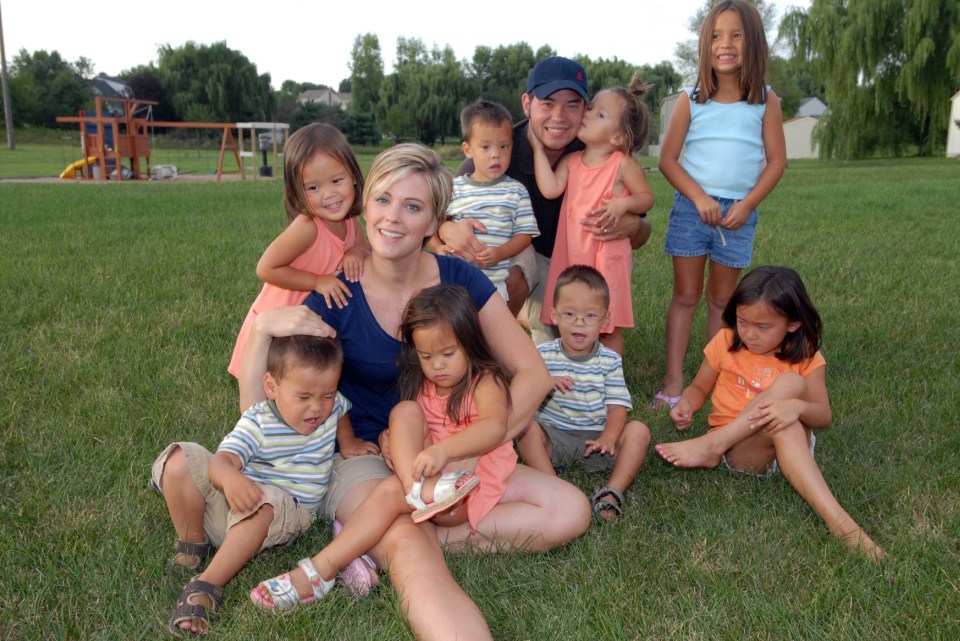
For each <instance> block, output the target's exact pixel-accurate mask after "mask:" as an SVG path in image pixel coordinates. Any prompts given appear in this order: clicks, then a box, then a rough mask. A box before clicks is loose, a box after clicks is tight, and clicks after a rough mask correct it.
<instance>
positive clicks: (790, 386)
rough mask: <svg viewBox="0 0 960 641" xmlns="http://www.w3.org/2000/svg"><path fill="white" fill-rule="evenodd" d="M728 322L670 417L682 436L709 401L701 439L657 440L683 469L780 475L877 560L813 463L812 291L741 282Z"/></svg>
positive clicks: (817, 393) (824, 405)
mask: <svg viewBox="0 0 960 641" xmlns="http://www.w3.org/2000/svg"><path fill="white" fill-rule="evenodd" d="M723 322H724V325H725V326H726V327H725V328H724V329H722V330H721V331H720V332H719V333H718V334H717V335H716V336H715V337H714V338H713V340H711V341H710V343H709V344H708V345H707V347H706V348H705V349H704V350H703V351H704V355H705V357H706V358H705V360H704V361H703V364H702V365H701V366H700V370H699V371H698V372H697V375H696V377H695V378H694V380H693V383H691V384H690V386H689V387H688V388H686V389H685V390H683V394H682V395H681V396H680V401H679V402H678V403H677V405H676V406H675V407H674V408H673V409H672V410H671V411H670V419H671V420H672V421H673V423H674V425H675V426H676V428H677V429H678V430H686V429H687V428H689V427H690V425H691V423H692V422H693V414H694V412H696V411H697V410H699V409H700V408H701V407H703V404H704V403H705V402H706V400H707V396H708V395H710V396H711V402H712V405H713V411H712V412H711V414H710V416H709V418H708V419H707V422H708V423H709V425H710V430H709V431H708V432H707V433H706V434H704V435H703V436H700V437H697V438H694V439H690V440H687V441H679V442H674V443H660V444H658V445H657V446H656V450H657V453H658V454H660V456H661V457H663V458H664V460H666V461H667V462H668V463H670V464H672V465H674V466H677V467H716V466H718V465H720V463H723V464H724V465H726V466H727V467H728V468H729V469H731V470H734V471H737V472H744V473H749V474H755V475H758V476H761V477H764V478H766V477H770V476H773V475H775V474H776V473H777V472H779V471H782V472H783V475H784V476H785V477H786V479H787V480H788V481H789V482H790V484H791V485H792V486H793V488H794V489H795V490H796V491H797V493H798V494H799V495H800V496H801V497H802V498H803V500H804V501H806V502H807V503H808V504H809V505H810V507H812V508H813V509H814V510H815V511H816V512H817V514H818V515H820V518H822V519H823V521H824V523H825V524H826V525H827V528H829V530H830V531H831V532H832V533H833V534H835V535H837V536H839V537H840V538H841V539H842V540H843V542H844V543H845V544H846V545H847V546H849V547H850V548H853V549H857V550H860V551H861V552H863V553H864V554H865V555H867V556H868V557H870V558H872V559H879V558H880V557H882V556H883V550H881V549H880V548H879V547H878V546H877V545H876V544H875V543H874V542H873V541H872V540H871V539H870V537H869V536H867V533H866V532H864V531H863V529H862V528H861V527H860V526H859V525H857V523H856V521H854V520H853V518H851V517H850V515H849V514H847V512H846V511H845V510H844V509H843V507H841V506H840V503H839V502H838V501H837V499H836V498H835V497H834V496H833V493H832V492H831V491H830V488H829V487H828V486H827V482H826V481H825V480H824V478H823V474H821V472H820V468H819V467H817V464H816V461H814V458H813V447H814V444H815V443H816V438H815V437H814V436H813V434H812V432H811V430H814V429H822V428H824V427H826V426H827V425H829V424H830V421H831V418H832V412H831V409H830V398H829V396H828V394H827V386H826V362H825V361H824V359H823V355H822V354H821V353H820V351H819V348H820V336H821V331H822V323H821V321H820V315H819V313H817V310H816V308H815V307H814V306H813V303H811V302H810V298H809V296H807V290H806V288H805V287H804V285H803V281H801V280H800V276H799V275H797V273H796V272H795V271H793V270H792V269H789V268H787V267H758V268H757V269H755V270H753V271H751V272H750V273H749V274H747V275H746V276H744V277H743V279H742V280H741V281H740V284H739V285H737V288H736V289H735V290H734V292H733V295H732V296H731V297H730V302H729V303H728V304H727V306H726V308H725V309H724V311H723Z"/></svg>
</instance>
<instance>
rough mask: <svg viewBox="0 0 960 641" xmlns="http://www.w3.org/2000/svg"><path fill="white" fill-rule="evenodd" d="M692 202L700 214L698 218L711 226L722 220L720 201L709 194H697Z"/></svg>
mask: <svg viewBox="0 0 960 641" xmlns="http://www.w3.org/2000/svg"><path fill="white" fill-rule="evenodd" d="M693 204H694V205H696V207H697V213H698V214H700V220H702V221H703V222H704V223H706V224H708V225H710V226H711V227H716V226H717V225H719V224H720V223H721V221H722V220H723V213H722V212H721V211H720V203H718V202H717V201H716V200H714V199H713V198H711V197H710V196H708V195H706V194H703V195H701V196H698V197H697V198H694V199H693ZM741 224H743V223H741Z"/></svg>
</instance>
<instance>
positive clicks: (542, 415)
mask: <svg viewBox="0 0 960 641" xmlns="http://www.w3.org/2000/svg"><path fill="white" fill-rule="evenodd" d="M537 349H538V350H540V355H541V356H543V362H544V363H546V365H547V370H549V372H550V375H551V376H569V377H570V378H572V379H573V390H571V391H569V392H558V391H556V390H554V391H553V392H551V393H550V395H549V396H547V398H546V399H544V401H543V403H541V404H540V408H539V409H538V410H537V413H536V415H535V416H534V418H535V419H536V420H537V422H538V423H546V424H548V425H550V426H552V427H555V428H556V429H559V430H591V431H597V432H602V431H603V428H604V427H605V426H606V424H607V405H622V406H624V407H626V408H627V409H628V410H629V409H631V408H632V407H633V403H632V402H631V400H630V392H629V391H628V390H627V384H626V382H625V381H624V379H623V365H622V361H621V359H620V355H619V354H617V353H616V352H615V351H613V350H612V349H609V348H607V347H604V346H603V345H601V344H600V343H599V342H598V343H597V345H596V348H595V349H594V351H593V354H591V355H589V356H587V357H583V358H571V357H569V356H567V355H566V354H565V353H564V352H563V347H562V345H561V343H560V339H559V338H558V339H556V340H553V341H547V342H546V343H543V344H541V345H538V346H537Z"/></svg>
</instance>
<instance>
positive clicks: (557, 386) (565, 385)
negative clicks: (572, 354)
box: [553, 376, 573, 392]
mask: <svg viewBox="0 0 960 641" xmlns="http://www.w3.org/2000/svg"><path fill="white" fill-rule="evenodd" d="M553 389H554V391H557V392H572V391H573V378H572V377H570V376H554V377H553Z"/></svg>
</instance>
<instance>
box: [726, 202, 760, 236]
mask: <svg viewBox="0 0 960 641" xmlns="http://www.w3.org/2000/svg"><path fill="white" fill-rule="evenodd" d="M752 211H753V210H752V209H749V208H748V207H747V205H744V204H743V201H742V200H738V201H737V202H735V203H733V204H732V205H731V206H730V209H728V210H727V215H726V216H724V217H723V220H722V221H721V222H720V226H721V227H725V228H727V229H740V228H741V227H743V223H745V222H747V218H748V217H749V216H750V212H752Z"/></svg>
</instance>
